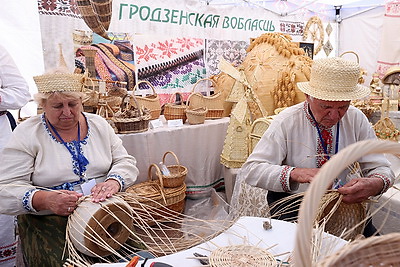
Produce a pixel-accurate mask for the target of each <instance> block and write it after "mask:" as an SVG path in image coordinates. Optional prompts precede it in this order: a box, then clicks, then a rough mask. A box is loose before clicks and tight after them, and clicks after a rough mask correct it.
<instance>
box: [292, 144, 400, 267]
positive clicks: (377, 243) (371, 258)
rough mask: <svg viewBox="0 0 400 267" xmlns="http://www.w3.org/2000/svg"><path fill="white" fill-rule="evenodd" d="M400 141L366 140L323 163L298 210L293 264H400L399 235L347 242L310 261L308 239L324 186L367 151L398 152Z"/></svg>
mask: <svg viewBox="0 0 400 267" xmlns="http://www.w3.org/2000/svg"><path fill="white" fill-rule="evenodd" d="M399 151H400V144H399V143H395V142H391V141H383V140H365V141H360V142H357V143H355V144H352V145H350V146H348V147H346V148H345V149H343V150H341V151H339V153H338V154H336V155H334V156H333V157H332V158H331V159H330V160H329V161H328V162H327V163H326V164H324V165H323V166H322V168H321V169H320V170H319V172H318V173H317V175H316V176H315V177H314V180H313V181H312V183H311V184H310V186H309V188H308V190H307V192H306V194H305V197H304V200H303V202H302V203H301V207H300V212H299V224H298V229H297V235H296V242H295V250H294V263H295V266H296V267H310V266H319V267H326V266H330V267H333V266H346V267H353V266H354V267H355V266H399V265H400V258H399V255H400V234H398V233H396V234H390V235H383V236H379V237H370V238H366V239H364V240H358V241H355V242H350V243H349V244H348V245H346V246H344V247H342V248H341V249H340V250H339V251H338V252H337V253H336V254H334V255H331V256H328V257H326V258H325V259H323V260H321V261H319V262H317V263H312V256H311V239H312V231H313V229H312V228H313V223H314V220H315V218H316V215H317V209H318V206H319V203H320V200H321V198H322V196H323V195H324V194H325V191H326V188H328V186H329V185H330V184H331V183H332V182H333V180H334V179H335V177H337V176H338V175H339V174H340V173H341V172H342V171H343V170H344V169H345V168H347V166H350V165H351V164H352V163H353V162H355V161H356V160H358V159H359V158H360V157H362V156H365V155H368V154H378V153H391V154H398V153H399Z"/></svg>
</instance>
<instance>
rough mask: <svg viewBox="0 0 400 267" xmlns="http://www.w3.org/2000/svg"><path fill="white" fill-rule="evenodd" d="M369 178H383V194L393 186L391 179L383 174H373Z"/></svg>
mask: <svg viewBox="0 0 400 267" xmlns="http://www.w3.org/2000/svg"><path fill="white" fill-rule="evenodd" d="M368 177H370V178H381V179H382V180H383V189H382V191H381V192H382V193H383V192H386V191H387V190H388V189H389V187H390V186H391V181H390V179H389V177H387V176H385V175H382V174H379V173H373V174H370V175H368Z"/></svg>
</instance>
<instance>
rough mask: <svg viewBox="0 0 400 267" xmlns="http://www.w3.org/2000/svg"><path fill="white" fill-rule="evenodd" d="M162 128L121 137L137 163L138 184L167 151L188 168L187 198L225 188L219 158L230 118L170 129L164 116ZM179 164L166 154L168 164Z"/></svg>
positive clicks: (186, 124) (187, 124)
mask: <svg viewBox="0 0 400 267" xmlns="http://www.w3.org/2000/svg"><path fill="white" fill-rule="evenodd" d="M160 120H161V121H162V122H163V126H162V127H160V128H155V129H149V130H148V131H146V132H142V133H132V134H120V135H119V137H120V138H121V139H122V142H123V145H124V147H125V148H126V150H127V151H128V153H129V154H130V155H133V156H134V157H135V158H136V160H137V167H138V168H139V177H138V181H139V182H142V181H146V180H147V172H148V168H149V166H150V164H152V163H156V164H158V163H159V162H160V161H162V158H163V155H164V153H165V152H167V151H172V152H174V153H175V154H176V156H177V157H178V159H179V161H180V164H181V165H183V166H185V167H186V168H188V174H187V177H186V184H187V186H188V190H187V193H188V197H192V198H196V197H201V196H204V194H207V193H208V191H209V190H210V188H212V187H214V188H216V187H218V186H222V185H223V178H222V177H223V165H222V164H221V163H220V155H221V153H222V148H223V144H224V140H225V136H226V131H227V129H228V124H229V118H228V117H224V118H221V119H216V120H206V121H205V123H204V124H198V125H190V124H189V123H188V122H186V123H185V124H184V125H183V126H179V127H168V125H167V123H166V121H165V119H164V117H163V116H161V117H160ZM173 164H176V162H175V159H174V158H173V156H172V155H167V158H166V165H173Z"/></svg>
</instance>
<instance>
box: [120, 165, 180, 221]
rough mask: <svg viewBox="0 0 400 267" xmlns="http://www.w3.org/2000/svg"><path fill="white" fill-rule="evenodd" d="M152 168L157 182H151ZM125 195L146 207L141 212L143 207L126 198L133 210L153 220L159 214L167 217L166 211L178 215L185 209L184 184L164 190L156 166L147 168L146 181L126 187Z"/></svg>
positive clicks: (159, 172) (157, 217)
mask: <svg viewBox="0 0 400 267" xmlns="http://www.w3.org/2000/svg"><path fill="white" fill-rule="evenodd" d="M153 168H154V169H155V174H156V176H157V178H158V179H157V180H153V173H152V169H153ZM126 193H127V194H129V195H131V196H132V197H134V198H135V199H136V200H137V201H139V202H140V203H141V204H143V206H145V207H147V210H146V211H143V210H142V209H143V206H139V205H138V204H137V203H133V202H130V201H129V199H128V198H127V199H126V201H127V202H128V203H129V204H130V205H131V206H132V207H133V208H135V209H137V210H139V211H140V210H142V213H146V214H147V213H150V214H153V216H152V217H153V219H154V220H158V219H160V216H159V215H157V214H159V213H166V214H167V215H168V209H170V210H173V211H175V212H178V213H182V212H183V210H184V209H185V198H186V184H185V183H182V184H181V185H180V186H178V187H171V188H165V187H164V183H163V179H162V174H161V171H160V169H159V168H158V166H157V165H156V164H151V165H150V167H149V170H148V181H146V182H142V183H139V184H135V185H132V186H130V187H128V188H127V189H126Z"/></svg>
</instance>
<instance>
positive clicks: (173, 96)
mask: <svg viewBox="0 0 400 267" xmlns="http://www.w3.org/2000/svg"><path fill="white" fill-rule="evenodd" d="M176 95H179V96H180V98H181V101H180V102H181V103H180V105H181V106H184V105H185V104H184V103H183V95H182V94H181V93H180V92H175V93H173V94H171V96H170V98H169V103H172V104H174V103H175V101H173V99H174V98H175V99H176Z"/></svg>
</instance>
